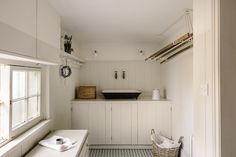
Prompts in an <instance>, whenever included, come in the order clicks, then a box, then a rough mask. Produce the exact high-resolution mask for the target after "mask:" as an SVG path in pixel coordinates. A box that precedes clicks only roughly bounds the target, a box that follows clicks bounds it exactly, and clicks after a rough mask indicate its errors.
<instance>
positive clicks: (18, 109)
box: [12, 100, 26, 128]
mask: <svg viewBox="0 0 236 157" xmlns="http://www.w3.org/2000/svg"><path fill="white" fill-rule="evenodd" d="M25 106H26V101H25V100H21V101H17V102H13V103H12V127H13V128H14V127H15V126H17V125H19V124H21V123H23V122H24V121H25V114H24V113H25Z"/></svg>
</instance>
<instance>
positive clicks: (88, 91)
mask: <svg viewBox="0 0 236 157" xmlns="http://www.w3.org/2000/svg"><path fill="white" fill-rule="evenodd" d="M76 93H77V94H76V95H77V98H78V99H96V86H79V87H77V88H76Z"/></svg>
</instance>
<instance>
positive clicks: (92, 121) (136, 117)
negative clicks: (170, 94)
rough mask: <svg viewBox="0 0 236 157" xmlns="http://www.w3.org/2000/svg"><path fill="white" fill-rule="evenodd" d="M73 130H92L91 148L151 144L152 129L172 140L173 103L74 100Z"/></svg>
mask: <svg viewBox="0 0 236 157" xmlns="http://www.w3.org/2000/svg"><path fill="white" fill-rule="evenodd" d="M72 128H73V129H88V130H89V144H90V145H101V144H114V145H135V144H139V145H147V144H151V141H150V132H151V129H155V130H156V131H160V132H161V133H162V134H164V135H165V136H168V137H171V103H170V102H169V101H155V102H154V101H120V102H118V101H109V102H107V101H100V102H99V101H73V102H72Z"/></svg>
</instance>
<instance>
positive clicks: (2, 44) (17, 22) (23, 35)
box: [0, 0, 36, 57]
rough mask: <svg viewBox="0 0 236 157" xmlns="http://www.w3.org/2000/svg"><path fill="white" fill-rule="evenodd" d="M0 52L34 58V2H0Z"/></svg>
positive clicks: (8, 0) (24, 0)
mask: <svg viewBox="0 0 236 157" xmlns="http://www.w3.org/2000/svg"><path fill="white" fill-rule="evenodd" d="M0 2H1V5H0V34H1V35H0V50H2V51H5V52H8V53H10V54H18V55H19V54H20V55H24V56H29V57H35V56H36V0H20V1H17V0H1V1H0Z"/></svg>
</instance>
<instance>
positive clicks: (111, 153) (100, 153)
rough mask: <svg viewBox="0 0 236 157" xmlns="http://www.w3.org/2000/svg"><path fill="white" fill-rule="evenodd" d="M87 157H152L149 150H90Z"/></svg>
mask: <svg viewBox="0 0 236 157" xmlns="http://www.w3.org/2000/svg"><path fill="white" fill-rule="evenodd" d="M89 157H152V153H151V150H150V149H90V153H89Z"/></svg>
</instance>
